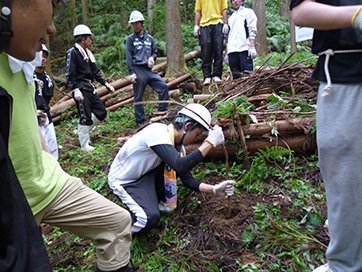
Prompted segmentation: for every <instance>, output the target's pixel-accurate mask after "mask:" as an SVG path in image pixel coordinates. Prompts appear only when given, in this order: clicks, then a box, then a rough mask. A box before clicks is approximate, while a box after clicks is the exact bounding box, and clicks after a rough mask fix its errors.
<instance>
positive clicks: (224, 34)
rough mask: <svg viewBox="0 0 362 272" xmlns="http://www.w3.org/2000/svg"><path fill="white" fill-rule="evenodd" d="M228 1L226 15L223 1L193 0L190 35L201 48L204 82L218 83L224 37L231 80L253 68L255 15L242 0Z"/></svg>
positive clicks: (225, 3)
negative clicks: (231, 7)
mask: <svg viewBox="0 0 362 272" xmlns="http://www.w3.org/2000/svg"><path fill="white" fill-rule="evenodd" d="M231 2H232V6H233V8H234V12H233V14H232V15H231V16H230V18H228V11H227V8H228V6H227V0H219V1H209V0H196V6H195V26H194V35H195V37H198V38H199V44H200V47H201V60H202V72H203V74H204V84H205V85H208V84H210V83H211V82H212V81H213V82H214V83H220V82H221V76H222V68H223V64H222V63H223V50H224V38H225V39H227V43H226V50H225V57H224V60H225V62H226V63H227V64H228V65H229V66H230V71H231V76H232V79H237V78H239V77H240V76H241V75H242V74H243V73H244V72H245V71H253V69H254V65H253V59H254V58H256V57H257V52H256V50H255V36H256V33H257V27H256V26H257V18H256V15H255V13H254V11H253V10H252V9H249V8H245V6H244V4H245V1H244V0H232V1H231Z"/></svg>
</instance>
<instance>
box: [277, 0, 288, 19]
mask: <svg viewBox="0 0 362 272" xmlns="http://www.w3.org/2000/svg"><path fill="white" fill-rule="evenodd" d="M289 5H290V0H280V2H279V14H280V16H282V17H284V18H285V19H284V20H286V19H289V13H290V11H289Z"/></svg>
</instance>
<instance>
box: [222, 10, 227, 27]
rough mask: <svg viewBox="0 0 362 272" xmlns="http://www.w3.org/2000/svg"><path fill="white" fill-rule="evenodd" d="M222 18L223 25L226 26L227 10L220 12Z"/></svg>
mask: <svg viewBox="0 0 362 272" xmlns="http://www.w3.org/2000/svg"><path fill="white" fill-rule="evenodd" d="M222 17H223V19H224V24H227V23H228V10H227V9H224V10H223V11H222Z"/></svg>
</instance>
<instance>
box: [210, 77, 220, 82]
mask: <svg viewBox="0 0 362 272" xmlns="http://www.w3.org/2000/svg"><path fill="white" fill-rule="evenodd" d="M212 80H213V81H214V82H215V83H221V82H222V80H221V79H220V78H219V77H218V76H214V77H213V78H212Z"/></svg>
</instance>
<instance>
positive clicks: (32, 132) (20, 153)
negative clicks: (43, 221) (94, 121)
mask: <svg viewBox="0 0 362 272" xmlns="http://www.w3.org/2000/svg"><path fill="white" fill-rule="evenodd" d="M0 86H1V87H3V88H4V89H5V90H7V92H8V93H9V94H10V95H11V96H12V98H13V112H12V121H11V129H10V141H9V154H10V158H11V161H12V163H13V165H14V169H15V172H16V175H17V177H18V179H19V181H20V184H21V187H22V188H23V191H24V193H25V196H26V198H27V200H28V202H29V205H30V207H31V209H32V211H33V214H37V213H38V212H39V211H41V210H42V209H43V208H44V207H45V206H46V205H48V204H49V203H50V202H51V201H52V200H53V199H54V197H55V196H56V195H57V194H58V193H59V191H60V190H61V189H62V187H63V186H64V184H65V182H66V181H67V179H68V178H69V175H68V174H67V173H65V172H64V171H63V170H62V169H61V167H60V165H59V163H58V162H57V160H56V159H55V158H54V157H53V156H52V155H50V154H49V153H47V152H45V151H43V149H42V145H41V141H40V135H39V128H38V121H37V117H36V105H35V86H34V83H33V84H31V85H29V84H27V82H26V80H25V77H24V74H23V72H22V71H20V72H18V73H15V74H13V73H12V71H11V70H10V67H9V61H8V57H7V55H6V54H5V53H2V54H0Z"/></svg>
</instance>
